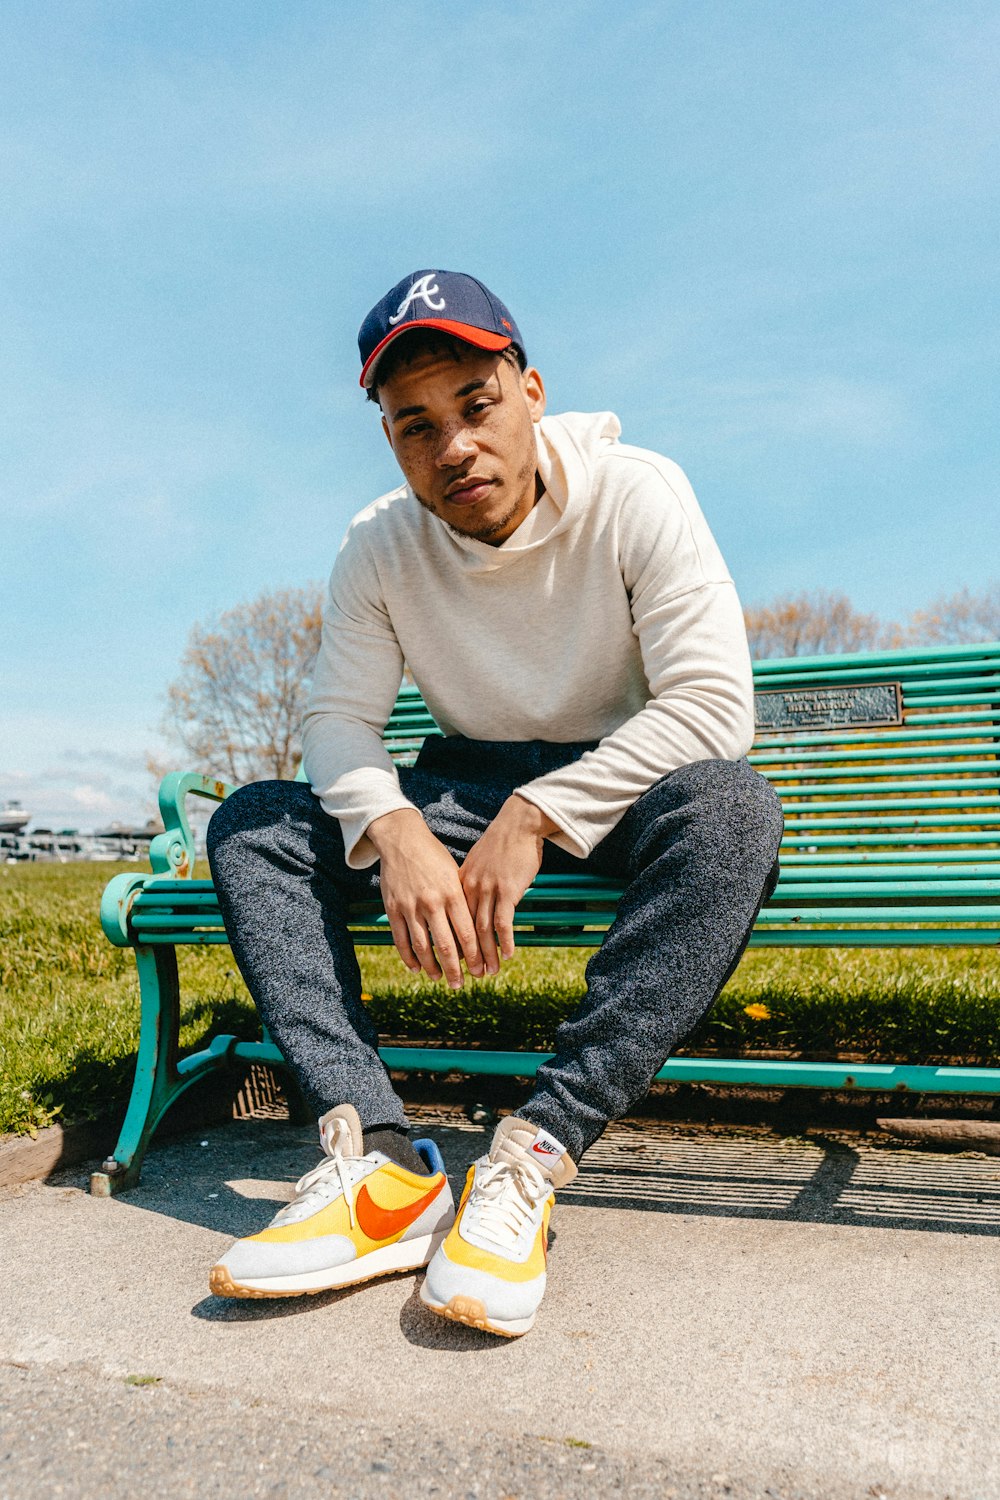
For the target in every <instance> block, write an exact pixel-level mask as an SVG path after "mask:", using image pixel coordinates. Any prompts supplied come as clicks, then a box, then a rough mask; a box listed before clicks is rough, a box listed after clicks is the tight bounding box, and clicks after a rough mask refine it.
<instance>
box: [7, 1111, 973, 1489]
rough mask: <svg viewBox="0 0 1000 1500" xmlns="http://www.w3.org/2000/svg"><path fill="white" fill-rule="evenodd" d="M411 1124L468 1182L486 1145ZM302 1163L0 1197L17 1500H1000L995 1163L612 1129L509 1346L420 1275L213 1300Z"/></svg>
mask: <svg viewBox="0 0 1000 1500" xmlns="http://www.w3.org/2000/svg"><path fill="white" fill-rule="evenodd" d="M420 1114H421V1115H422V1117H423V1120H424V1121H426V1122H427V1125H426V1133H427V1134H430V1135H433V1136H434V1137H435V1139H437V1140H438V1142H439V1144H440V1145H441V1147H442V1150H443V1151H444V1153H445V1159H446V1162H447V1163H448V1166H449V1170H450V1171H452V1172H453V1173H454V1174H455V1177H456V1180H457V1179H459V1178H461V1176H463V1175H464V1167H465V1165H466V1164H467V1163H468V1161H469V1160H471V1159H472V1158H473V1157H474V1156H475V1155H477V1154H479V1153H480V1151H481V1150H482V1149H483V1147H484V1143H485V1141H486V1139H487V1133H486V1132H484V1131H483V1130H481V1129H479V1128H478V1127H475V1126H472V1125H469V1124H468V1123H466V1122H465V1121H464V1120H463V1119H462V1117H461V1116H460V1115H458V1114H456V1113H455V1112H453V1111H443V1110H442V1111H434V1110H432V1109H426V1108H425V1109H424V1110H422V1111H420ZM315 1160H316V1150H315V1146H314V1136H313V1133H312V1131H309V1130H303V1129H300V1128H295V1127H290V1126H288V1125H286V1124H284V1123H280V1122H272V1121H261V1120H256V1121H247V1122H243V1123H240V1124H235V1125H232V1126H228V1127H225V1128H216V1129H213V1130H212V1131H209V1132H206V1133H205V1134H203V1135H201V1136H195V1137H187V1138H181V1139H177V1140H174V1141H171V1142H169V1143H166V1144H164V1145H162V1146H159V1147H156V1148H154V1150H153V1152H152V1153H151V1155H150V1157H149V1159H148V1162H147V1167H146V1172H145V1177H144V1181H143V1183H142V1185H141V1186H140V1188H139V1189H138V1190H137V1191H136V1192H134V1193H132V1194H130V1195H128V1196H126V1197H124V1198H121V1199H116V1200H101V1199H93V1198H90V1197H89V1196H88V1195H87V1194H86V1192H85V1191H83V1183H84V1178H83V1175H82V1174H79V1175H76V1176H74V1175H72V1174H66V1175H65V1176H64V1177H63V1178H62V1179H61V1180H57V1181H54V1182H52V1183H49V1184H32V1185H30V1186H28V1187H25V1188H21V1189H11V1190H8V1191H7V1192H6V1193H5V1194H3V1195H2V1196H0V1267H2V1272H3V1281H2V1283H0V1284H2V1286H3V1296H2V1298H0V1360H2V1361H3V1362H5V1364H6V1367H7V1368H6V1369H5V1371H4V1372H3V1379H2V1380H0V1409H5V1410H6V1413H7V1417H6V1423H5V1426H4V1428H3V1429H2V1436H0V1497H5V1496H7V1495H10V1496H12V1497H13V1496H14V1495H18V1496H19V1497H20V1496H22V1495H24V1494H25V1493H28V1492H29V1491H28V1490H26V1489H25V1487H24V1475H25V1466H26V1465H27V1466H28V1469H29V1470H30V1472H31V1473H33V1474H34V1475H35V1478H36V1484H35V1485H34V1487H33V1488H31V1489H30V1493H32V1494H33V1495H38V1496H48V1495H55V1494H65V1495H72V1496H81V1497H87V1496H90V1495H95V1496H96V1495H98V1494H100V1495H102V1496H104V1495H107V1496H115V1497H117V1496H118V1495H119V1494H120V1495H122V1496H125V1495H132V1494H135V1493H136V1488H137V1485H143V1486H147V1485H148V1486H149V1488H150V1489H151V1490H152V1489H155V1491H156V1493H157V1494H158V1495H162V1496H170V1495H173V1494H178V1495H181V1494H188V1493H195V1494H204V1495H216V1494H218V1495H220V1496H221V1495H226V1494H232V1495H244V1494H245V1495H258V1494H260V1495H285V1494H288V1495H298V1494H302V1495H311V1494H313V1493H316V1494H319V1493H324V1494H344V1495H358V1496H367V1495H369V1494H371V1495H375V1494H380V1495H385V1494H399V1495H401V1496H405V1495H410V1494H413V1495H423V1494H425V1493H426V1494H432V1493H434V1494H437V1495H439V1496H451V1495H455V1496H464V1495H473V1494H474V1495H483V1496H490V1497H493V1500H502V1497H504V1496H517V1497H518V1500H529V1497H532V1496H547V1495H550V1494H551V1495H568V1496H572V1495H576V1494H578V1493H579V1494H581V1495H582V1494H584V1493H588V1494H594V1493H610V1492H611V1491H612V1490H613V1489H618V1490H620V1491H621V1492H622V1493H624V1494H634V1495H637V1496H639V1495H646V1494H650V1495H653V1494H656V1495H670V1494H672V1493H673V1494H676V1495H677V1496H678V1497H681V1500H687V1497H689V1496H690V1497H692V1500H693V1497H695V1496H697V1497H702V1496H709V1495H723V1494H730V1495H733V1496H737V1497H742V1496H747V1497H749V1496H757V1495H760V1496H764V1495H771V1496H782V1497H785V1500H799V1497H803V1500H805V1497H816V1500H821V1497H822V1500H839V1497H842V1496H843V1497H854V1496H857V1497H859V1500H860V1497H876V1496H878V1495H884V1496H886V1497H891V1500H897V1497H898V1500H925V1497H934V1500H945V1497H949V1500H998V1497H1000V1439H998V1426H1000V1424H998V1421H997V1417H998V1414H1000V1373H998V1370H1000V1365H998V1359H997V1356H998V1353H1000V1311H998V1300H1000V1254H998V1236H1000V1162H998V1161H997V1160H996V1159H995V1158H977V1157H973V1156H969V1155H962V1156H953V1155H942V1154H933V1153H929V1152H917V1151H913V1150H899V1149H891V1148H890V1149H886V1148H882V1149H873V1148H871V1147H866V1148H859V1149H857V1150H849V1149H845V1148H844V1147H843V1146H840V1145H837V1144H835V1143H830V1142H823V1141H822V1140H820V1141H817V1140H815V1139H813V1140H799V1139H794V1140H785V1141H782V1140H780V1139H779V1138H777V1137H775V1136H771V1135H768V1134H766V1133H760V1132H748V1131H743V1132H740V1131H735V1130H734V1131H730V1132H718V1131H710V1130H705V1129H699V1130H684V1129H683V1128H680V1127H676V1126H672V1125H665V1124H651V1125H650V1124H643V1125H639V1124H636V1125H627V1124H623V1125H620V1126H616V1127H613V1128H612V1130H611V1131H609V1132H608V1135H607V1136H606V1137H605V1139H604V1141H602V1142H601V1143H599V1145H598V1146H597V1147H595V1148H594V1150H593V1151H592V1152H591V1153H590V1154H589V1155H588V1157H587V1159H586V1161H585V1163H584V1169H583V1170H582V1171H581V1174H580V1177H579V1178H578V1179H577V1182H576V1183H575V1184H574V1186H573V1188H572V1189H571V1190H569V1191H567V1192H565V1193H564V1194H562V1195H560V1202H559V1204H558V1205H557V1209H556V1213H555V1215H554V1217H553V1228H554V1239H553V1245H552V1253H551V1256H550V1289H549V1292H548V1294H547V1297H546V1301H545V1303H544V1306H543V1309H542V1312H541V1314H540V1315H539V1320H538V1323H537V1325H536V1328H535V1330H534V1331H533V1332H532V1333H531V1334H530V1335H528V1336H527V1337H526V1338H525V1339H522V1340H518V1341H506V1340H498V1339H491V1338H487V1337H485V1336H483V1335H480V1334H477V1333H475V1332H474V1331H472V1330H469V1329H464V1328H461V1327H459V1326H457V1325H453V1324H449V1323H445V1322H443V1321H441V1320H439V1319H436V1318H434V1317H433V1316H432V1315H431V1314H429V1313H427V1312H426V1310H425V1309H424V1308H423V1307H422V1305H421V1304H420V1302H419V1300H418V1299H417V1296H416V1291H415V1288H416V1282H417V1278H416V1277H414V1276H403V1277H398V1278H394V1279H393V1280H391V1281H387V1282H382V1283H379V1284H375V1285H372V1286H370V1287H365V1288H359V1289H356V1290H354V1291H347V1292H343V1293H329V1294H322V1295H320V1296H318V1297H310V1298H302V1299H296V1300H289V1301H287V1302H284V1301H280V1302H279V1301H266V1302H249V1301H247V1302H235V1301H232V1302H231V1301H224V1300H219V1299H216V1298H214V1297H212V1296H211V1295H210V1294H209V1293H208V1291H207V1287H206V1281H205V1277H206V1273H207V1269H208V1267H209V1266H210V1265H211V1264H212V1262H213V1260H214V1259H215V1258H216V1255H217V1253H218V1252H219V1251H220V1250H221V1249H222V1248H224V1247H225V1245H227V1244H228V1243H229V1241H230V1239H231V1238H232V1237H234V1236H235V1235H238V1234H242V1233H246V1232H249V1231H250V1230H252V1229H254V1228H257V1227H259V1226H260V1225H261V1224H262V1223H264V1222H266V1220H267V1218H268V1217H269V1216H270V1214H271V1213H272V1212H273V1211H274V1207H275V1206H276V1205H277V1203H279V1202H280V1201H282V1200H283V1199H284V1198H285V1197H286V1196H287V1191H288V1186H287V1185H288V1183H289V1182H290V1181H291V1180H292V1179H294V1178H295V1177H296V1176H297V1175H299V1174H300V1173H301V1172H302V1171H304V1170H306V1169H307V1168H308V1167H309V1166H311V1165H313V1164H314V1162H315ZM130 1377H132V1383H127V1382H129V1378H130ZM136 1379H138V1380H142V1381H145V1382H147V1383H144V1384H135V1383H134V1382H135V1380H136ZM46 1392H48V1393H49V1395H48V1397H46ZM88 1413H89V1415H90V1422H89V1426H88V1423H87V1414H88ZM140 1418H141V1420H140ZM102 1422H103V1424H104V1427H105V1429H106V1431H104V1432H102ZM29 1428H30V1429H31V1430H32V1431H34V1434H35V1436H34V1441H33V1442H31V1441H30V1440H29V1437H28V1429H29ZM69 1430H72V1431H73V1432H74V1433H76V1434H77V1437H76V1439H74V1440H73V1441H71V1440H70V1439H69V1438H67V1436H66V1433H67V1431H69ZM81 1431H83V1432H84V1433H85V1434H86V1435H85V1436H84V1437H83V1438H80V1437H79V1433H80V1432H81ZM91 1434H93V1438H92V1437H91ZM116 1438H117V1440H118V1441H119V1443H120V1444H121V1449H120V1453H119V1456H118V1459H116V1460H115V1463H116V1464H117V1465H118V1467H117V1468H116V1467H115V1465H114V1464H112V1465H111V1467H110V1468H109V1467H108V1464H109V1462H110V1460H108V1457H107V1451H106V1450H107V1447H108V1444H109V1443H113V1442H114V1441H115V1439H116ZM170 1439H172V1442H171V1441H168V1440H170ZM210 1439H211V1441H209V1440H210ZM74 1442H75V1443H76V1446H74ZM80 1442H84V1443H86V1444H88V1445H91V1444H92V1443H93V1445H92V1446H87V1447H85V1448H80V1446H79V1443H80ZM178 1445H179V1446H178ZM218 1452H223V1453H230V1452H232V1453H238V1454H239V1455H240V1458H239V1460H238V1461H237V1460H236V1459H233V1460H230V1461H229V1466H228V1467H227V1466H226V1465H223V1466H222V1467H221V1469H220V1467H219V1465H218V1464H217V1463H216V1461H215V1459H214V1458H213V1459H210V1456H209V1455H210V1454H217V1453H218ZM40 1454H41V1455H42V1456H43V1457H46V1458H47V1463H46V1465H42V1466H41V1467H39V1464H38V1457H39V1455H40ZM386 1464H388V1465H389V1467H388V1468H386V1467H385V1465H386ZM591 1464H593V1468H590V1467H589V1465H591ZM102 1465H103V1467H101V1466H102ZM255 1465H256V1467H254V1466H255ZM379 1465H382V1467H379ZM310 1466H311V1467H310ZM43 1470H44V1471H46V1472H47V1477H44V1474H43ZM199 1474H200V1475H201V1480H202V1484H201V1488H198V1486H197V1485H196V1486H195V1487H194V1488H190V1484H191V1481H192V1477H193V1476H194V1477H195V1478H197V1477H198V1475H199ZM290 1475H292V1476H294V1477H295V1479H296V1484H294V1485H292V1484H290V1480H289V1476H290ZM317 1475H319V1476H320V1477H319V1478H318V1479H317V1478H316V1476H317ZM230 1481H231V1482H230ZM227 1484H229V1488H227V1487H226V1486H227ZM60 1485H61V1486H62V1488H61V1489H60V1488H59V1486H60ZM434 1485H436V1486H437V1487H436V1488H433V1486H434ZM46 1486H47V1487H46ZM184 1486H188V1487H184Z"/></svg>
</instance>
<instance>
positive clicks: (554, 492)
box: [440, 411, 622, 572]
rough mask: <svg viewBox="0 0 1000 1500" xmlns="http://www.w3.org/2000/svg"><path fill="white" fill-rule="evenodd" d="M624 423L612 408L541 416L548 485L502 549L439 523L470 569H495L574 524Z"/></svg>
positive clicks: (538, 435)
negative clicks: (603, 454)
mask: <svg viewBox="0 0 1000 1500" xmlns="http://www.w3.org/2000/svg"><path fill="white" fill-rule="evenodd" d="M621 430H622V428H621V423H620V422H619V420H618V418H617V417H616V416H615V415H614V413H613V412H610V411H598V412H580V411H568V412H562V413H561V414H560V415H558V416H551V417H543V418H542V419H541V421H540V422H538V423H536V425H535V442H536V445H537V449H538V473H539V475H540V476H541V480H542V483H543V484H544V486H545V493H544V494H543V495H542V497H541V499H540V500H539V502H538V505H537V506H536V507H535V509H534V510H532V511H531V513H530V514H529V515H528V516H527V518H526V519H525V520H524V521H523V522H522V523H521V525H520V526H519V527H518V529H517V530H516V531H515V532H514V534H513V536H510V537H508V538H507V540H506V541H505V542H504V543H503V544H502V545H501V546H499V547H491V546H490V545H489V543H488V542H479V541H476V540H475V538H474V537H468V536H462V535H461V534H460V533H459V532H457V531H453V530H452V528H451V527H450V526H447V523H446V522H444V521H440V525H441V526H444V527H445V528H446V530H447V531H448V534H449V539H450V540H451V542H452V543H453V544H454V546H455V548H456V549H457V550H458V551H459V552H461V553H462V554H464V556H463V562H464V566H465V567H466V568H467V569H469V568H470V567H471V570H472V571H479V570H482V571H483V572H495V571H497V570H498V569H499V568H503V567H507V566H509V565H510V564H511V563H513V562H515V561H516V560H517V559H518V558H520V557H524V556H526V555H527V554H528V553H530V552H535V551H537V550H538V548H540V547H544V546H546V545H547V544H548V543H549V542H550V541H551V540H552V539H553V538H554V537H556V536H559V535H560V534H561V533H562V532H564V531H566V530H568V529H569V528H570V527H572V526H573V525H575V524H576V522H577V521H578V520H579V519H580V517H581V516H582V514H583V512H584V509H585V507H586V504H587V501H588V499H589V497H590V493H591V489H592V486H593V479H594V469H595V466H596V463H597V460H598V458H599V456H600V454H601V452H602V451H604V450H606V449H607V448H608V447H609V446H610V445H611V444H613V443H616V442H617V441H618V438H619V437H620V435H621Z"/></svg>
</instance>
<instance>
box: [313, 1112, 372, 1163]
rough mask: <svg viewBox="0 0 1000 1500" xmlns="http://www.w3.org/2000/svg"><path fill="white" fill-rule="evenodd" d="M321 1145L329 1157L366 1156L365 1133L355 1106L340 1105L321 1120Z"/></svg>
mask: <svg viewBox="0 0 1000 1500" xmlns="http://www.w3.org/2000/svg"><path fill="white" fill-rule="evenodd" d="M319 1143H320V1145H321V1146H322V1148H323V1150H324V1151H325V1152H326V1154H327V1156H364V1154H365V1138H364V1132H363V1131H362V1129H361V1120H360V1119H359V1117H358V1112H357V1110H356V1109H355V1108H354V1106H353V1104H338V1105H336V1107H335V1108H334V1109H328V1110H327V1112H326V1114H325V1115H323V1116H322V1117H321V1118H320V1122H319Z"/></svg>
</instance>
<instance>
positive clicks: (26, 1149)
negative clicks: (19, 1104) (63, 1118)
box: [0, 1063, 288, 1188]
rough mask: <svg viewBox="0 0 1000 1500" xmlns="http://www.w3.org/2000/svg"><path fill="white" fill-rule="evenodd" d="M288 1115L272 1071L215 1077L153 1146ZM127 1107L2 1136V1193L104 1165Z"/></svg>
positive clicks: (175, 1112)
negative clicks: (87, 1164) (87, 1165)
mask: <svg viewBox="0 0 1000 1500" xmlns="http://www.w3.org/2000/svg"><path fill="white" fill-rule="evenodd" d="M287 1113H288V1111H287V1106H286V1104H285V1097H284V1094H283V1093H282V1090H281V1086H280V1084H279V1083H278V1080H277V1079H276V1077H275V1075H274V1074H273V1073H272V1072H271V1070H270V1069H267V1068H262V1067H260V1066H259V1065H258V1064H256V1063H255V1064H252V1065H251V1066H250V1067H249V1068H247V1069H244V1070H243V1071H242V1072H235V1073H229V1074H226V1073H218V1074H212V1075H210V1076H209V1077H207V1078H206V1079H204V1080H203V1081H202V1082H201V1083H200V1084H198V1085H197V1086H195V1087H194V1088H192V1090H191V1092H190V1093H188V1094H185V1095H184V1096H183V1097H182V1098H181V1099H179V1100H178V1101H177V1104H176V1105H175V1107H174V1108H173V1109H172V1110H170V1111H169V1112H168V1114H167V1116H166V1118H165V1119H164V1120H163V1121H162V1123H161V1124H160V1125H158V1126H157V1129H156V1135H155V1136H154V1142H155V1140H157V1139H163V1138H165V1137H167V1136H172V1135H181V1134H182V1133H183V1132H184V1131H186V1130H200V1129H202V1128H204V1127H205V1126H207V1125H222V1124H224V1123H226V1122H227V1121H231V1120H250V1119H263V1118H268V1119H274V1118H281V1117H284V1116H286V1115H287ZM123 1118H124V1108H120V1109H119V1111H118V1112H116V1113H114V1114H107V1115H101V1116H99V1118H98V1119H96V1120H79V1121H77V1122H76V1123H75V1124H72V1125H48V1126H46V1128H45V1129H44V1130H40V1131H39V1132H38V1134H37V1135H36V1136H35V1137H34V1138H32V1137H31V1136H29V1135H3V1136H0V1188H9V1187H19V1186H20V1185H21V1184H22V1183H26V1182H41V1181H44V1180H45V1178H47V1177H51V1176H52V1174H53V1173H54V1172H61V1171H63V1170H64V1169H65V1168H67V1167H75V1166H79V1164H80V1163H81V1162H84V1161H101V1160H102V1159H103V1158H104V1157H106V1156H107V1155H108V1153H109V1152H111V1151H113V1150H114V1146H115V1141H116V1140H117V1139H118V1132H119V1131H120V1130H121V1124H122V1119H123Z"/></svg>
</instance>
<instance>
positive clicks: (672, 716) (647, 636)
mask: <svg viewBox="0 0 1000 1500" xmlns="http://www.w3.org/2000/svg"><path fill="white" fill-rule="evenodd" d="M649 468H650V469H651V471H652V472H651V473H646V474H639V476H638V477H637V483H636V487H635V492H634V493H633V494H632V495H630V498H629V501H628V502H627V503H626V504H625V505H623V507H622V512H621V523H620V535H619V563H620V566H621V572H622V579H623V582H624V584H625V587H626V589H627V590H628V595H629V600H630V604H631V609H632V620H633V627H632V628H633V634H634V635H635V636H636V637H637V639H638V642H639V649H640V652H641V656H642V663H643V668H644V671H645V675H646V681H647V684H648V688H649V695H650V696H649V700H648V702H647V703H646V705H645V707H644V708H642V709H641V710H640V711H639V712H638V713H636V714H634V715H633V716H632V717H631V718H629V719H626V720H625V722H624V723H623V724H621V725H620V726H619V727H618V728H617V729H615V730H614V731H613V732H612V733H611V734H609V735H606V736H605V738H604V739H603V740H601V742H600V744H599V745H598V746H597V747H596V748H595V749H594V750H590V751H588V752H587V753H586V754H585V755H583V756H581V758H580V759H579V760H578V761H576V762H575V763H574V764H572V765H569V766H564V767H561V768H560V769H559V770H558V771H553V772H550V773H549V774H548V775H546V776H541V777H538V778H537V779H536V780H534V781H531V782H528V783H527V784H526V785H525V786H522V787H520V788H519V789H518V790H519V792H520V795H521V796H523V797H525V798H526V799H527V800H528V801H529V802H533V803H534V804H535V805H536V806H537V807H540V808H541V809H542V811H543V812H545V813H547V814H548V816H549V817H550V818H551V819H552V820H553V821H554V822H555V823H558V825H559V832H557V833H555V834H553V835H552V842H553V843H555V844H558V845H559V846H560V847H561V848H563V849H566V850H567V851H568V852H569V853H571V854H575V855H577V856H578V857H579V858H581V859H583V858H586V856H587V855H588V854H589V853H590V852H591V850H592V849H593V848H594V847H595V845H596V844H598V843H600V841H601V839H603V838H605V837H606V836H607V835H608V834H609V833H610V832H611V830H612V829H613V828H614V827H615V825H616V824H617V823H618V822H619V820H620V819H621V818H622V817H623V816H624V814H625V813H626V812H627V811H628V809H629V808H630V807H631V806H632V804H633V803H634V802H636V801H637V800H638V799H639V798H640V797H641V796H642V795H643V793H644V792H647V791H648V790H649V788H650V787H651V786H652V785H653V784H654V783H655V782H656V781H658V780H659V779H660V777H662V776H665V775H666V774H667V773H668V772H670V771H675V770H677V769H678V768H679V767H680V766H684V765H689V764H691V763H693V762H694V761H699V760H709V759H711V760H738V759H739V758H740V757H741V756H743V755H745V754H746V753H747V751H748V750H749V749H750V746H751V744H752V743H753V734H754V717H753V676H752V669H751V665H750V652H749V648H748V646H747V638H746V629H745V626H744V623H743V612H742V610H741V608H740V602H739V599H738V598H737V595H736V589H735V586H734V584H733V582H732V579H731V578H730V577H729V574H728V573H727V571H726V566H725V563H724V562H723V560H722V556H721V554H720V552H719V549H718V547H717V546H716V543H715V540H714V538H713V537H712V534H711V532H710V531H709V529H708V526H707V524H706V522H705V520H704V517H703V516H702V514H701V510H700V508H699V506H698V503H697V501H696V500H695V497H694V492H693V491H692V489H691V486H690V484H689V483H688V481H687V479H686V478H685V476H684V474H683V473H682V471H681V470H680V469H679V468H677V466H676V465H674V464H671V463H669V461H667V460H663V461H662V465H659V464H658V465H656V466H655V468H654V467H653V466H649Z"/></svg>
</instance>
